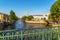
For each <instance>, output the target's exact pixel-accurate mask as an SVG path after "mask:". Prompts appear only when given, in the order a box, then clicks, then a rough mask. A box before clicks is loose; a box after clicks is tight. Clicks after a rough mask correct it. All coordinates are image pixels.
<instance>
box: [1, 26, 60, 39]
mask: <svg viewBox="0 0 60 40" xmlns="http://www.w3.org/2000/svg"><path fill="white" fill-rule="evenodd" d="M0 40H60V27H53V28H26V29H20V30H5V31H0Z"/></svg>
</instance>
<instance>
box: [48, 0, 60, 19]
mask: <svg viewBox="0 0 60 40" xmlns="http://www.w3.org/2000/svg"><path fill="white" fill-rule="evenodd" d="M50 13H51V14H50V15H49V19H52V20H60V0H57V1H56V2H55V3H54V4H53V5H52V7H51V9H50Z"/></svg>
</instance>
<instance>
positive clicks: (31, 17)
mask: <svg viewBox="0 0 60 40" xmlns="http://www.w3.org/2000/svg"><path fill="white" fill-rule="evenodd" d="M32 19H34V17H33V16H23V17H22V18H21V20H23V21H25V20H32Z"/></svg>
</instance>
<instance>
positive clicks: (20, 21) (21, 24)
mask: <svg viewBox="0 0 60 40" xmlns="http://www.w3.org/2000/svg"><path fill="white" fill-rule="evenodd" d="M25 27H26V24H25V23H24V22H23V21H22V20H17V21H16V23H15V29H20V28H25Z"/></svg>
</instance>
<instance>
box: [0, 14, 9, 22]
mask: <svg viewBox="0 0 60 40" xmlns="http://www.w3.org/2000/svg"><path fill="white" fill-rule="evenodd" d="M8 19H9V18H8V15H7V14H3V13H0V22H4V21H5V22H7V21H8Z"/></svg>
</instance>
